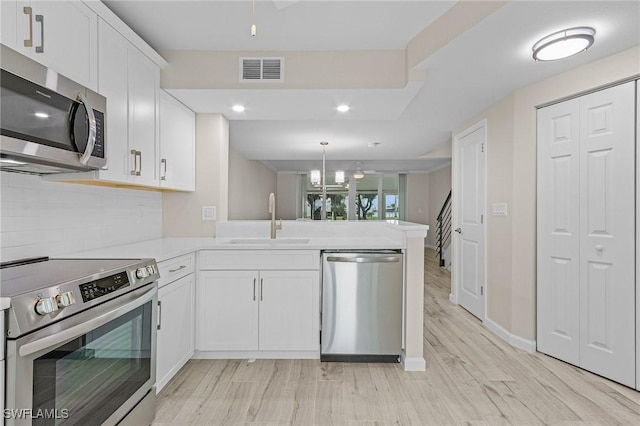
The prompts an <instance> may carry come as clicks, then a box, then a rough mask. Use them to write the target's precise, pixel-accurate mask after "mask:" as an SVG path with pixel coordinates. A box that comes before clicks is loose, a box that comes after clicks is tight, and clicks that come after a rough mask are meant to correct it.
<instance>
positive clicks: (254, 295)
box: [253, 278, 256, 302]
mask: <svg viewBox="0 0 640 426" xmlns="http://www.w3.org/2000/svg"><path fill="white" fill-rule="evenodd" d="M253 301H254V302H255V301H256V279H255V278H254V279H253Z"/></svg>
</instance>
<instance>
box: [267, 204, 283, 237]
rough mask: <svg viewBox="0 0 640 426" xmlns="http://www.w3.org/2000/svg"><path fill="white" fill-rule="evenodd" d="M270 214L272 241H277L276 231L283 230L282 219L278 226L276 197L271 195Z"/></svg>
mask: <svg viewBox="0 0 640 426" xmlns="http://www.w3.org/2000/svg"><path fill="white" fill-rule="evenodd" d="M269 213H271V237H270V238H271V239H272V240H275V238H276V230H278V229H282V219H280V224H278V225H276V196H275V195H274V194H273V192H272V193H271V194H269Z"/></svg>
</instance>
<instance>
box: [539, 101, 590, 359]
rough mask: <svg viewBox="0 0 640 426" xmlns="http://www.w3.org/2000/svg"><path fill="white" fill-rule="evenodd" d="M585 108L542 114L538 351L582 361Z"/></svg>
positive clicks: (558, 107) (570, 105)
mask: <svg viewBox="0 0 640 426" xmlns="http://www.w3.org/2000/svg"><path fill="white" fill-rule="evenodd" d="M579 110H580V103H579V100H578V99H573V100H570V101H567V102H562V103H560V104H555V105H552V106H549V107H546V108H542V109H541V110H539V111H538V214H537V217H538V247H537V250H538V271H537V272H538V285H537V293H538V294H537V300H538V303H537V311H538V312H537V323H538V324H537V325H538V328H537V337H536V339H537V349H538V350H539V351H540V352H543V353H546V354H548V355H551V356H554V357H556V358H559V359H561V360H563V361H566V362H570V363H572V364H575V365H578V363H579V360H580V356H579V354H580V335H579V334H580V310H579V308H578V296H577V295H578V294H579V291H580V230H579V223H580V193H579V191H580V158H579V157H580V155H579V154H580V120H579Z"/></svg>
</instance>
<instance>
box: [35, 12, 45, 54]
mask: <svg viewBox="0 0 640 426" xmlns="http://www.w3.org/2000/svg"><path fill="white" fill-rule="evenodd" d="M36 22H40V46H36V53H44V15H36Z"/></svg>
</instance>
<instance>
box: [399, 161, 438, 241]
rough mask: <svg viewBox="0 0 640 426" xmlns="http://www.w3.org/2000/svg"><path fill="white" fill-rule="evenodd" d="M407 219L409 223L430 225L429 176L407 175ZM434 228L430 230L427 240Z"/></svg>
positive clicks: (423, 174) (422, 174)
mask: <svg viewBox="0 0 640 426" xmlns="http://www.w3.org/2000/svg"><path fill="white" fill-rule="evenodd" d="M405 205H406V209H407V210H406V213H405V219H406V220H407V221H408V222H414V223H424V224H425V225H426V224H428V223H429V174H428V173H409V174H408V175H407V199H406V204H405ZM432 230H433V228H431V229H429V231H428V233H427V238H429V234H430V233H431V231H432Z"/></svg>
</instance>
